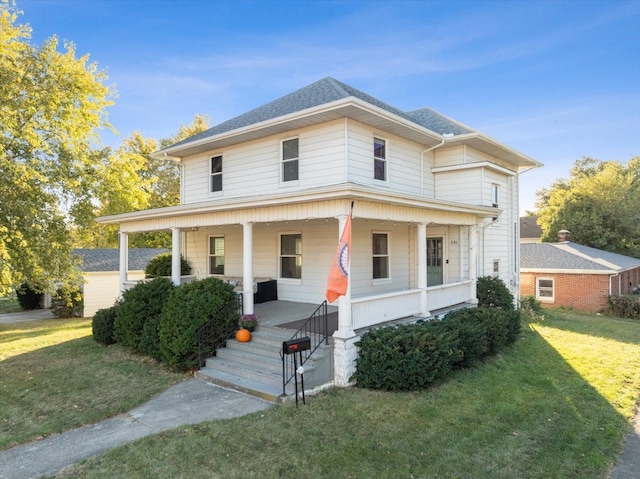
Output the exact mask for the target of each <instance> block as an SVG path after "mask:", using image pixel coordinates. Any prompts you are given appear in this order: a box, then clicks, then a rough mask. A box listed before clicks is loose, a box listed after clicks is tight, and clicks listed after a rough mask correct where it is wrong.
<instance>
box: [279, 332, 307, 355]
mask: <svg viewBox="0 0 640 479" xmlns="http://www.w3.org/2000/svg"><path fill="white" fill-rule="evenodd" d="M307 349H311V338H310V337H309V336H304V337H302V338H296V339H290V340H289V341H283V342H282V352H283V353H284V354H293V353H296V352H298V351H306V350H307Z"/></svg>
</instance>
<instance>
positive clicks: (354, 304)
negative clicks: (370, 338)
mask: <svg viewBox="0 0 640 479" xmlns="http://www.w3.org/2000/svg"><path fill="white" fill-rule="evenodd" d="M418 313H420V290H419V289H409V290H406V291H396V292H393V293H385V294H377V295H375V296H367V297H364V298H353V299H352V300H351V322H352V326H353V329H360V328H366V327H369V326H375V325H376V324H381V323H384V322H386V321H393V320H394V319H398V318H404V317H407V316H413V315H414V314H418Z"/></svg>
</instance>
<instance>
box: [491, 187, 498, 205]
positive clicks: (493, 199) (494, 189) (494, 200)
mask: <svg viewBox="0 0 640 479" xmlns="http://www.w3.org/2000/svg"><path fill="white" fill-rule="evenodd" d="M499 205H500V186H498V185H496V184H495V183H494V184H492V185H491V206H493V207H494V208H497V207H498V206H499Z"/></svg>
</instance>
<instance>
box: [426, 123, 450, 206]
mask: <svg viewBox="0 0 640 479" xmlns="http://www.w3.org/2000/svg"><path fill="white" fill-rule="evenodd" d="M452 137H453V133H444V134H443V135H442V140H441V141H440V143H438V144H437V145H435V146H432V147H431V148H427V149H426V150H422V151H421V152H420V196H424V154H425V153H429V152H430V151H433V150H435V149H437V148H440V147H441V146H442V145H444V144H445V143H446V141H447V139H449V138H452Z"/></svg>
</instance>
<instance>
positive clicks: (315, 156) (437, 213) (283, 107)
mask: <svg viewBox="0 0 640 479" xmlns="http://www.w3.org/2000/svg"><path fill="white" fill-rule="evenodd" d="M154 156H155V157H156V158H164V159H166V160H168V161H174V162H176V163H178V164H179V165H180V166H181V171H182V175H181V204H180V205H178V206H173V207H167V208H159V209H152V210H147V211H137V212H132V213H126V214H120V215H114V216H108V217H103V218H100V219H99V222H101V223H105V224H118V225H119V227H120V235H121V241H120V244H121V247H122V248H123V249H124V250H126V244H127V235H128V234H130V233H136V232H145V231H158V230H164V231H167V230H170V231H172V250H173V252H174V260H175V258H176V257H178V256H179V254H177V253H181V254H182V255H183V256H184V257H185V258H187V259H188V260H189V261H190V263H191V265H192V267H193V274H194V275H195V276H196V278H206V277H208V276H212V275H213V276H218V277H221V278H223V279H228V278H230V277H231V278H234V277H235V278H237V277H240V278H242V284H241V286H239V287H241V289H242V291H243V293H244V294H243V301H244V312H245V313H251V312H253V311H254V309H253V308H254V304H253V302H254V283H255V278H257V277H261V278H271V280H275V282H276V284H277V298H278V300H280V301H282V300H284V301H289V302H300V303H314V304H320V303H322V302H323V300H324V296H325V288H326V283H327V276H328V272H329V268H330V265H331V262H332V260H333V257H334V253H335V249H336V246H337V244H338V240H339V238H340V234H341V231H342V229H343V227H344V224H345V222H346V218H347V215H348V213H349V209H350V205H351V203H352V202H353V203H354V208H353V220H352V242H351V253H352V257H351V263H350V278H351V280H350V288H349V290H348V292H347V294H346V296H343V297H340V298H339V299H338V300H337V301H336V304H337V306H338V327H337V330H336V331H335V332H334V334H333V344H334V381H335V383H336V384H338V385H345V384H347V383H348V381H349V377H350V376H351V373H352V372H353V371H354V367H355V365H354V359H355V357H356V356H357V348H356V346H355V342H356V341H357V340H358V335H357V334H356V331H361V330H362V329H364V328H368V327H372V326H375V325H379V324H383V323H384V324H386V323H388V322H389V321H391V320H395V319H398V318H403V317H409V316H416V317H429V316H432V315H433V314H435V313H437V312H439V311H443V310H446V308H451V307H454V306H459V305H464V304H475V302H476V293H475V284H476V279H477V278H478V277H479V276H484V275H496V276H499V277H500V278H501V279H502V280H504V282H505V283H506V284H507V285H508V287H509V288H510V290H511V292H512V293H513V294H514V295H517V293H518V286H517V285H518V280H519V270H518V264H519V241H518V239H519V232H518V227H519V220H518V182H519V176H520V174H521V173H522V172H524V171H526V170H528V169H531V168H534V167H538V166H541V164H540V163H538V162H537V161H535V160H533V159H531V158H529V157H527V156H525V155H523V154H522V153H519V152H518V151H515V150H514V149H512V148H510V147H508V146H506V145H504V144H502V143H500V142H498V141H496V140H494V139H492V138H490V137H488V136H486V135H484V134H482V133H480V132H477V131H475V130H473V129H472V128H470V127H468V126H465V125H463V124H461V123H459V122H457V121H455V120H452V119H450V118H448V117H446V116H444V115H441V114H440V113H438V112H436V111H434V110H432V109H429V108H422V109H418V110H414V111H402V110H400V109H398V108H395V107H393V106H391V105H388V104H386V103H384V102H382V101H380V100H378V99H376V98H374V97H372V96H370V95H368V94H366V93H364V92H362V91H360V90H357V89H355V88H353V87H351V86H349V85H347V84H345V83H342V82H339V81H337V80H335V79H333V78H324V79H322V80H320V81H318V82H315V83H313V84H311V85H308V86H306V87H304V88H302V89H300V90H297V91H295V92H293V93H290V94H288V95H286V96H284V97H282V98H279V99H277V100H275V101H272V102H271V103H268V104H266V105H264V106H261V107H258V108H256V109H254V110H251V111H249V112H247V113H244V114H242V115H240V116H238V117H236V118H233V119H231V120H228V121H226V122H223V123H221V124H219V125H217V126H214V127H212V128H210V129H208V130H207V131H204V132H201V133H199V134H197V135H195V136H193V137H191V138H188V139H186V140H184V141H181V142H179V143H177V144H174V145H172V146H169V147H167V148H164V149H163V150H161V151H159V152H157V153H155V154H154ZM173 272H174V273H173V277H172V279H173V281H174V283H175V284H180V282H181V278H180V271H179V263H177V262H175V261H174V268H173ZM121 274H122V275H123V277H124V278H125V279H126V277H127V275H126V273H121Z"/></svg>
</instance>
